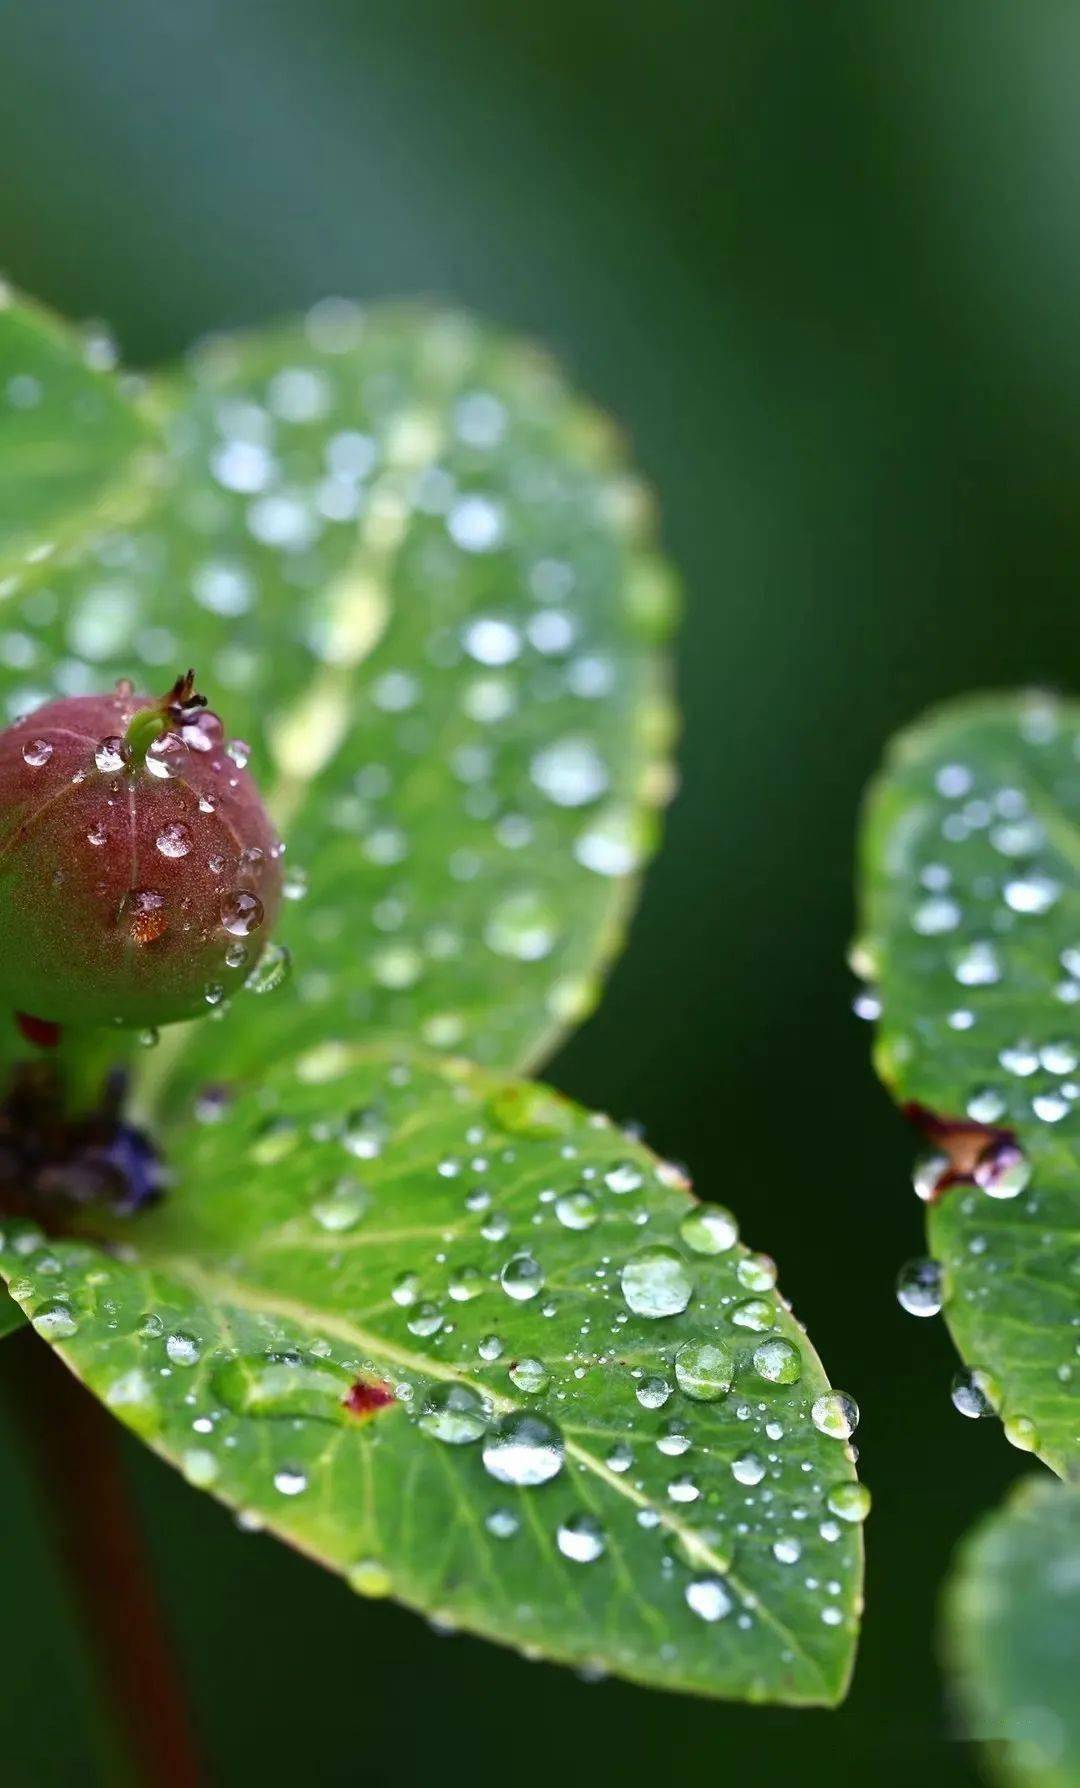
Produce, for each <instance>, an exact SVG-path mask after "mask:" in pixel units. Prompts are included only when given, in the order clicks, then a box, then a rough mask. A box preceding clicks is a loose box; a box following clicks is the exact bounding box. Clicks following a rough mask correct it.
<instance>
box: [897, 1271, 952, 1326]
mask: <svg viewBox="0 0 1080 1788" xmlns="http://www.w3.org/2000/svg"><path fill="white" fill-rule="evenodd" d="M942 1278H943V1275H942V1271H941V1266H940V1265H939V1263H938V1262H937V1261H936V1260H930V1259H927V1258H923V1259H920V1260H909V1261H908V1262H907V1264H906V1265H905V1266H903V1267H901V1269H900V1272H899V1273H898V1275H897V1279H896V1300H897V1303H898V1304H899V1305H900V1307H901V1309H904V1310H906V1311H907V1312H908V1315H909V1316H936V1315H937V1314H938V1312H939V1310H940V1309H941V1306H942V1304H943V1302H944V1292H943V1287H942Z"/></svg>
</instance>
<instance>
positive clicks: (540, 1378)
mask: <svg viewBox="0 0 1080 1788" xmlns="http://www.w3.org/2000/svg"><path fill="white" fill-rule="evenodd" d="M507 1374H508V1376H509V1379H510V1382H511V1384H515V1385H516V1386H517V1388H518V1390H519V1391H526V1392H528V1393H529V1394H530V1395H533V1396H535V1395H536V1394H537V1393H538V1392H540V1391H545V1390H546V1389H547V1387H548V1383H549V1381H550V1373H549V1372H548V1369H547V1367H546V1366H545V1365H544V1362H543V1360H537V1359H531V1358H530V1359H524V1360H514V1361H513V1363H512V1364H511V1365H510V1366H508V1367H507Z"/></svg>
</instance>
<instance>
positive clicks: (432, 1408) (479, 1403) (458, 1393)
mask: <svg viewBox="0 0 1080 1788" xmlns="http://www.w3.org/2000/svg"><path fill="white" fill-rule="evenodd" d="M487 1422H488V1418H487V1408H486V1406H485V1403H484V1400H483V1398H482V1397H481V1396H480V1395H479V1394H478V1393H477V1392H476V1391H474V1390H472V1389H471V1388H470V1387H469V1386H468V1385H466V1384H444V1385H436V1386H435V1388H434V1389H433V1390H431V1391H429V1392H428V1394H427V1397H426V1398H425V1400H424V1407H423V1412H422V1414H421V1415H420V1418H419V1424H418V1425H419V1426H420V1427H421V1428H422V1429H423V1431H424V1433H425V1434H431V1435H433V1436H434V1438H435V1439H436V1440H442V1441H445V1442H446V1443H447V1445H448V1446H454V1447H460V1446H468V1445H469V1443H470V1442H472V1441H474V1440H479V1439H480V1436H481V1435H482V1434H483V1433H484V1432H485V1430H486V1428H487Z"/></svg>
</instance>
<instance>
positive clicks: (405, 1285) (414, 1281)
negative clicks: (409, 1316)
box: [390, 1272, 420, 1309]
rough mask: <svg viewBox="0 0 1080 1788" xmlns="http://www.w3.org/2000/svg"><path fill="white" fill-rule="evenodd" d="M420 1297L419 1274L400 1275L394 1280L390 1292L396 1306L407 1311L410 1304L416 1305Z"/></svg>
mask: <svg viewBox="0 0 1080 1788" xmlns="http://www.w3.org/2000/svg"><path fill="white" fill-rule="evenodd" d="M419 1295H420V1276H419V1274H418V1273H409V1272H405V1273H399V1274H398V1276H397V1278H396V1279H395V1280H394V1283H393V1286H392V1287H391V1291H390V1296H391V1297H392V1298H393V1300H394V1302H395V1304H399V1305H400V1306H401V1308H402V1309H405V1308H406V1307H407V1306H408V1305H409V1304H415V1302H416V1300H417V1298H418V1297H419Z"/></svg>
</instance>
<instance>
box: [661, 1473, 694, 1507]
mask: <svg viewBox="0 0 1080 1788" xmlns="http://www.w3.org/2000/svg"><path fill="white" fill-rule="evenodd" d="M667 1493H668V1496H669V1498H670V1500H671V1501H672V1502H696V1501H697V1499H698V1497H699V1496H700V1495H701V1485H700V1484H699V1483H698V1482H697V1479H696V1478H692V1477H691V1476H690V1473H689V1472H688V1471H687V1472H683V1473H682V1475H681V1476H680V1477H677V1478H672V1479H671V1481H670V1483H669V1484H668V1487H667Z"/></svg>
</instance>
